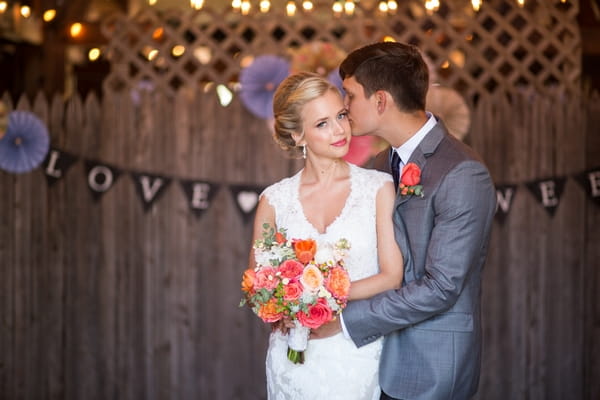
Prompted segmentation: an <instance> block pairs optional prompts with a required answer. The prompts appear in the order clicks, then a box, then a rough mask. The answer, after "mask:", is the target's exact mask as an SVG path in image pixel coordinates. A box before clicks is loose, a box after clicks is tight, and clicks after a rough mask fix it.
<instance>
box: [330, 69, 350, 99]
mask: <svg viewBox="0 0 600 400" xmlns="http://www.w3.org/2000/svg"><path fill="white" fill-rule="evenodd" d="M327 80H329V82H331V83H333V84H334V85H335V86H337V88H338V89H340V93H341V94H342V96H345V95H346V92H345V91H344V87H343V84H344V82H343V81H342V78H341V77H340V70H339V68H336V69H334V70H333V71H331V72H330V73H329V75H327Z"/></svg>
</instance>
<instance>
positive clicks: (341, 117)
mask: <svg viewBox="0 0 600 400" xmlns="http://www.w3.org/2000/svg"><path fill="white" fill-rule="evenodd" d="M347 117H348V111H342V112H341V113H339V114H338V119H340V120H341V119H345V118H347Z"/></svg>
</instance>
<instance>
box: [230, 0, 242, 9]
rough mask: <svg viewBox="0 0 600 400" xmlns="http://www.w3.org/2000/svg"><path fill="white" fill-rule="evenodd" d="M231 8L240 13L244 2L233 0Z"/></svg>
mask: <svg viewBox="0 0 600 400" xmlns="http://www.w3.org/2000/svg"><path fill="white" fill-rule="evenodd" d="M231 8H233V10H234V11H239V10H240V8H242V0H231Z"/></svg>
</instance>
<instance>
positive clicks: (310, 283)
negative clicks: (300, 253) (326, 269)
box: [300, 264, 323, 292]
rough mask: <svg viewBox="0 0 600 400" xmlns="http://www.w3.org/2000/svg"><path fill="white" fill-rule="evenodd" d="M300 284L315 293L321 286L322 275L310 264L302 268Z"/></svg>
mask: <svg viewBox="0 0 600 400" xmlns="http://www.w3.org/2000/svg"><path fill="white" fill-rule="evenodd" d="M300 282H301V283H302V284H303V285H304V287H305V288H307V289H308V290H310V291H313V292H315V291H317V290H318V289H319V288H320V287H321V286H322V285H323V274H322V273H321V271H320V270H319V268H317V267H316V266H314V265H312V264H310V265H307V266H306V267H305V268H304V271H303V272H302V277H301V278H300Z"/></svg>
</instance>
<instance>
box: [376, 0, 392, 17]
mask: <svg viewBox="0 0 600 400" xmlns="http://www.w3.org/2000/svg"><path fill="white" fill-rule="evenodd" d="M377 8H379V11H381V12H382V13H384V14H385V13H387V12H388V9H389V7H388V4H387V3H386V2H385V1H380V2H379V4H378V5H377Z"/></svg>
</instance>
